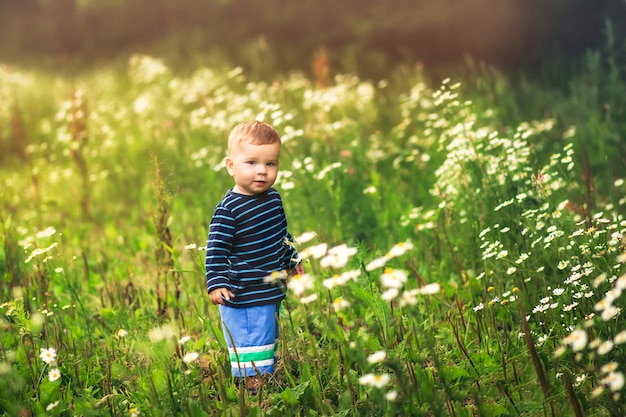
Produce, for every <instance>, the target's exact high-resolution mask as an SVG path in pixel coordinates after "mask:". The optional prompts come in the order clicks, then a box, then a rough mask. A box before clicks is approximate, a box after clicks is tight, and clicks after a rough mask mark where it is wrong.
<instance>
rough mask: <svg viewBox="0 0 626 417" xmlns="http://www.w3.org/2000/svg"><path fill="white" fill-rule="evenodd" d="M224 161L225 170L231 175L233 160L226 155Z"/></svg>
mask: <svg viewBox="0 0 626 417" xmlns="http://www.w3.org/2000/svg"><path fill="white" fill-rule="evenodd" d="M224 163H225V164H226V170H227V171H228V173H229V174H230V175H233V160H232V159H231V158H230V156H227V157H226V159H225V160H224Z"/></svg>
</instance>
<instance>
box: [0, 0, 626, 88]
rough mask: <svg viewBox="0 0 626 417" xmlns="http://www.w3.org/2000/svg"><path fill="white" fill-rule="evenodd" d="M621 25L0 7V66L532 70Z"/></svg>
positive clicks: (614, 9) (405, 14)
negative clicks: (204, 64) (477, 66)
mask: <svg viewBox="0 0 626 417" xmlns="http://www.w3.org/2000/svg"><path fill="white" fill-rule="evenodd" d="M625 21H626V3H625V2H624V1H622V0H437V1H435V0H430V1H426V0H339V1H338V0H300V1H290V0H289V1H288V0H263V1H259V0H150V1H145V0H0V60H1V61H3V62H5V63H6V62H8V63H15V64H22V65H23V64H33V65H38V66H42V65H43V66H45V67H47V69H48V70H53V69H55V68H57V69H62V70H71V69H72V68H84V66H85V65H90V64H92V65H98V63H100V62H102V61H106V60H109V61H110V60H111V59H112V58H113V59H116V58H125V57H126V56H127V55H128V54H130V53H133V52H145V53H152V54H157V55H161V56H165V57H167V58H169V59H170V60H171V61H174V62H176V63H178V64H180V65H182V66H184V65H189V64H192V63H191V62H190V61H191V60H193V59H197V54H198V52H201V53H204V54H206V56H215V55H216V54H219V56H220V57H221V58H227V59H228V60H230V61H231V62H234V63H237V64H238V65H244V66H245V65H246V63H247V62H246V61H248V63H252V62H250V61H254V60H256V61H258V60H262V59H268V60H271V61H272V64H273V65H274V66H275V67H278V68H282V69H285V70H289V69H305V70H307V69H308V67H309V63H310V62H311V60H312V57H313V56H314V55H315V52H316V51H317V50H319V48H321V47H324V48H325V49H326V51H328V56H329V57H330V59H331V60H332V62H333V64H334V67H335V68H337V69H340V70H350V71H352V70H358V71H359V72H361V73H362V74H363V75H365V76H373V77H377V76H382V74H384V72H385V71H386V70H387V69H388V67H389V65H390V64H396V63H411V64H414V63H421V64H424V65H425V66H427V67H428V68H433V67H441V66H446V67H451V66H454V65H458V64H459V63H463V62H466V61H467V60H468V59H472V60H475V61H481V62H482V61H484V62H488V63H489V64H491V65H496V66H498V67H500V68H502V69H504V70H513V69H514V70H517V69H525V70H531V71H532V70H533V69H534V68H537V67H539V66H541V65H543V64H544V63H546V62H547V61H551V60H553V59H555V57H558V58H559V59H560V60H562V59H563V58H576V57H578V56H580V55H581V54H583V53H584V52H585V51H586V50H587V49H589V48H597V47H598V46H600V45H602V43H603V42H604V39H605V34H604V32H605V28H606V26H607V22H612V26H613V28H614V30H615V31H616V33H615V37H616V39H618V40H620V42H623V39H624V34H625V32H626V30H625V28H624V27H625V25H624V24H623V23H624V22H625ZM250 48H254V49H255V50H256V51H257V54H256V55H254V56H251V55H250V53H249V52H250ZM270 51H271V52H270ZM264 52H265V53H266V55H264Z"/></svg>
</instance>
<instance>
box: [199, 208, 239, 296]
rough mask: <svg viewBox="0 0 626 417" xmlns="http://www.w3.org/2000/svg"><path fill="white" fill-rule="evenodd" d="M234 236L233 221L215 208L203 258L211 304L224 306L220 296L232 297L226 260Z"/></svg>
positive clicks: (221, 209) (224, 211) (229, 215)
mask: <svg viewBox="0 0 626 417" xmlns="http://www.w3.org/2000/svg"><path fill="white" fill-rule="evenodd" d="M234 234H235V220H234V218H233V217H232V215H231V214H230V212H229V211H228V210H226V209H224V208H223V207H218V208H216V209H215V213H214V214H213V218H212V219H211V225H210V228H209V237H208V240H207V249H206V258H205V270H206V284H207V291H208V293H209V295H210V297H211V302H212V303H213V304H224V300H223V298H222V296H224V298H225V299H227V300H229V299H231V298H233V297H234V295H233V293H232V292H231V291H230V289H229V287H230V281H229V279H228V270H229V269H230V263H229V260H228V258H229V256H230V253H231V250H232V244H233V237H234Z"/></svg>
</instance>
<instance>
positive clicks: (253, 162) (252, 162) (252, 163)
mask: <svg viewBox="0 0 626 417" xmlns="http://www.w3.org/2000/svg"><path fill="white" fill-rule="evenodd" d="M248 163H249V164H250V165H254V164H256V162H255V161H248Z"/></svg>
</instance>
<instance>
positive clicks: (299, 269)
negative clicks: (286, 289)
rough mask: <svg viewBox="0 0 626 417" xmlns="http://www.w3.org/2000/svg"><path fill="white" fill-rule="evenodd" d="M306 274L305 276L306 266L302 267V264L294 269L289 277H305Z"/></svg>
mask: <svg viewBox="0 0 626 417" xmlns="http://www.w3.org/2000/svg"><path fill="white" fill-rule="evenodd" d="M304 274H305V271H304V265H302V264H298V266H296V267H295V268H294V269H292V270H291V271H289V275H290V276H293V275H304Z"/></svg>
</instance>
